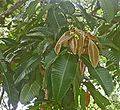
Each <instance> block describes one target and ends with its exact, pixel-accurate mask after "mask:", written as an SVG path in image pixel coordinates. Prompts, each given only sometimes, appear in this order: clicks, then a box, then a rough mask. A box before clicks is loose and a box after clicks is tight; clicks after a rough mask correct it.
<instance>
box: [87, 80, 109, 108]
mask: <svg viewBox="0 0 120 110" xmlns="http://www.w3.org/2000/svg"><path fill="white" fill-rule="evenodd" d="M85 85H86V86H87V88H88V90H89V91H90V93H91V95H92V97H93V99H94V100H95V103H96V104H97V105H98V106H99V107H100V108H101V109H102V110H106V106H107V105H110V102H109V100H108V99H107V98H106V97H104V96H103V95H102V94H101V93H100V92H99V91H97V90H96V89H95V87H94V85H93V84H92V83H91V82H87V83H85Z"/></svg>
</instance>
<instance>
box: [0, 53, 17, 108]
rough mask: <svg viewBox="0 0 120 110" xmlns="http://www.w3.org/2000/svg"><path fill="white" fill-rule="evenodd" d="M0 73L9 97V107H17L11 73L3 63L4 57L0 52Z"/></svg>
mask: <svg viewBox="0 0 120 110" xmlns="http://www.w3.org/2000/svg"><path fill="white" fill-rule="evenodd" d="M0 73H1V74H2V76H3V85H4V87H5V90H6V92H7V94H8V97H9V102H10V103H9V106H10V104H12V106H13V107H14V108H16V107H17V102H18V91H17V90H16V88H15V85H14V81H13V73H11V71H10V70H9V69H8V66H7V64H6V63H5V62H4V56H3V54H2V52H1V51H0Z"/></svg>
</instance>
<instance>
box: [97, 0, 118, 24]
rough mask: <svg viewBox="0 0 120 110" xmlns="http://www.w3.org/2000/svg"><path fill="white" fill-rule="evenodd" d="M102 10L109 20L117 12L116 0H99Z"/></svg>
mask: <svg viewBox="0 0 120 110" xmlns="http://www.w3.org/2000/svg"><path fill="white" fill-rule="evenodd" d="M99 2H100V3H101V7H102V9H103V11H104V17H105V19H106V20H107V21H108V22H110V21H111V20H112V19H113V18H114V17H115V14H116V13H117V8H118V0H99Z"/></svg>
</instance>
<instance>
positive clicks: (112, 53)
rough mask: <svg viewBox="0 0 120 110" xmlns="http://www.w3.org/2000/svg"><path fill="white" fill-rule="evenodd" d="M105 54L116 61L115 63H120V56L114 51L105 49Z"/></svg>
mask: <svg viewBox="0 0 120 110" xmlns="http://www.w3.org/2000/svg"><path fill="white" fill-rule="evenodd" d="M103 56H105V57H106V58H108V60H110V61H112V62H114V63H115V64H118V63H119V58H118V57H117V55H115V53H114V52H113V51H109V50H104V51H103Z"/></svg>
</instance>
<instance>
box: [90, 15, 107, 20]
mask: <svg viewBox="0 0 120 110" xmlns="http://www.w3.org/2000/svg"><path fill="white" fill-rule="evenodd" d="M92 16H93V17H95V18H97V19H101V20H104V21H105V19H104V18H102V17H99V16H96V15H93V14H92Z"/></svg>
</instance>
